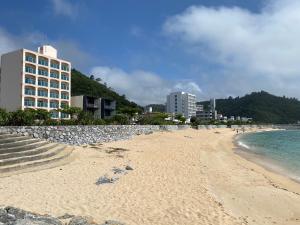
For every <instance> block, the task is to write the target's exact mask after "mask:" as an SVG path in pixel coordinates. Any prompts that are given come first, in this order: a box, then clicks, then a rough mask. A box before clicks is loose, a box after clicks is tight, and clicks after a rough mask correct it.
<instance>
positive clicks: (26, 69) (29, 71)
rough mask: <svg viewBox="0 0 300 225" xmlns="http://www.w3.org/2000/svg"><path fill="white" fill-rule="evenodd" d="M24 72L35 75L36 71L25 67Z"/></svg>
mask: <svg viewBox="0 0 300 225" xmlns="http://www.w3.org/2000/svg"><path fill="white" fill-rule="evenodd" d="M25 72H26V73H32V74H36V70H35V69H33V68H31V67H28V66H26V67H25Z"/></svg>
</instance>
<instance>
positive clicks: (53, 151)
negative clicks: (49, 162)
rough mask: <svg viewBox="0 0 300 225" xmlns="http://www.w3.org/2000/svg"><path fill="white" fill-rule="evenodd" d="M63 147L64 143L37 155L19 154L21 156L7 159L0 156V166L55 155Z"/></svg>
mask: <svg viewBox="0 0 300 225" xmlns="http://www.w3.org/2000/svg"><path fill="white" fill-rule="evenodd" d="M64 148H65V146H64V145H59V146H56V147H54V148H51V149H50V150H48V151H46V152H43V153H40V154H37V155H29V156H21V157H15V158H9V159H1V158H0V168H1V167H2V166H8V165H14V164H19V163H23V162H29V161H36V160H41V159H46V158H49V157H52V156H55V155H57V154H59V153H60V152H61V151H63V150H64Z"/></svg>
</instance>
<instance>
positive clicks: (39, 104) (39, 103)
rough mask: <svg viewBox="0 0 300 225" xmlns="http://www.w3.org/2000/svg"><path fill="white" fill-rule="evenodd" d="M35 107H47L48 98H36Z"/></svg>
mask: <svg viewBox="0 0 300 225" xmlns="http://www.w3.org/2000/svg"><path fill="white" fill-rule="evenodd" d="M37 107H40V108H48V100H47V99H38V101H37Z"/></svg>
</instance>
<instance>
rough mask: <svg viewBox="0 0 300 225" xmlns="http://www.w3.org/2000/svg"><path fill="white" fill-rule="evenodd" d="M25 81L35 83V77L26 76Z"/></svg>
mask: <svg viewBox="0 0 300 225" xmlns="http://www.w3.org/2000/svg"><path fill="white" fill-rule="evenodd" d="M25 83H26V84H35V79H33V78H31V77H25Z"/></svg>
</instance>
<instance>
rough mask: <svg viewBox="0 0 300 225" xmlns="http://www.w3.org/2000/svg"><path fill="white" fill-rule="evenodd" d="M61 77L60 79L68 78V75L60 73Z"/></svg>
mask: <svg viewBox="0 0 300 225" xmlns="http://www.w3.org/2000/svg"><path fill="white" fill-rule="evenodd" d="M61 79H62V80H69V76H68V75H65V74H62V75H61Z"/></svg>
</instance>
